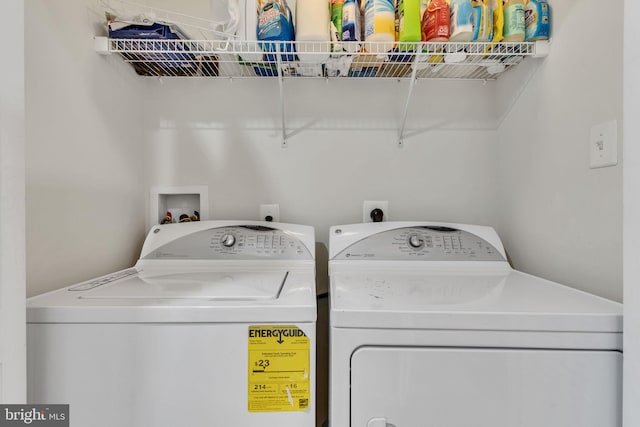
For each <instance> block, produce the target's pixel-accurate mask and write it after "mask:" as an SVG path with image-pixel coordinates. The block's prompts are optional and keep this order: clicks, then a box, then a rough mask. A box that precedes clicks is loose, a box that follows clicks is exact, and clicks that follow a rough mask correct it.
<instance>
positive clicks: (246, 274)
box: [27, 263, 316, 323]
mask: <svg viewBox="0 0 640 427" xmlns="http://www.w3.org/2000/svg"><path fill="white" fill-rule="evenodd" d="M283 267H284V266H279V267H275V266H274V267H271V268H269V267H268V266H267V265H266V263H262V264H261V266H256V265H249V264H246V263H241V264H237V265H226V266H225V268H218V269H216V268H210V267H209V266H197V265H193V266H192V267H190V268H180V269H179V268H159V269H149V270H143V271H138V270H137V269H136V268H131V269H127V270H122V271H120V272H117V273H114V274H111V275H108V276H103V277H100V278H97V279H93V280H90V281H87V282H83V283H79V284H77V285H73V286H69V287H67V288H63V289H59V290H56V291H52V292H49V293H46V294H43V295H38V296H36V297H32V298H29V299H27V322H28V323H245V322H252V323H254V322H265V323H281V322H314V321H315V320H316V292H315V274H314V269H313V266H312V265H311V266H306V265H300V266H297V267H296V266H290V267H291V268H283Z"/></svg>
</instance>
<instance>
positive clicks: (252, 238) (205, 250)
mask: <svg viewBox="0 0 640 427" xmlns="http://www.w3.org/2000/svg"><path fill="white" fill-rule="evenodd" d="M156 230H158V232H162V229H161V228H156ZM142 259H194V260H215V259H227V260H228V259H239V260H246V259H283V260H284V259H286V260H310V259H313V256H312V255H311V252H310V251H309V250H308V249H307V247H306V246H305V245H304V243H303V242H302V241H300V240H299V239H298V238H297V237H296V236H295V235H293V234H290V233H287V232H285V231H283V230H279V229H275V228H270V227H264V226H252V225H246V226H230V227H216V228H210V229H206V230H200V231H197V232H195V233H191V234H187V235H185V236H182V237H179V238H177V239H175V240H173V241H171V242H169V243H166V244H165V245H163V246H161V247H159V248H157V249H156V250H154V251H152V252H151V253H149V254H148V255H146V256H145V257H143V258H142Z"/></svg>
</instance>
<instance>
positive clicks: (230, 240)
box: [220, 234, 236, 248]
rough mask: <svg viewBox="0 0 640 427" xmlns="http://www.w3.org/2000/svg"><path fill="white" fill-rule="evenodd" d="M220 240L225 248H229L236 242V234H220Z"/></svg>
mask: <svg viewBox="0 0 640 427" xmlns="http://www.w3.org/2000/svg"><path fill="white" fill-rule="evenodd" d="M220 242H222V246H224V247H225V248H230V247H232V246H233V245H235V244H236V236H234V235H233V234H225V235H224V236H222V240H220Z"/></svg>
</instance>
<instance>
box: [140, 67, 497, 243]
mask: <svg viewBox="0 0 640 427" xmlns="http://www.w3.org/2000/svg"><path fill="white" fill-rule="evenodd" d="M285 84H286V87H287V97H286V100H287V103H286V108H287V111H288V119H287V120H288V121H287V123H288V126H290V127H291V130H289V132H290V133H293V136H291V137H289V138H288V148H286V149H283V148H281V140H282V135H281V132H280V130H279V129H278V127H279V125H280V113H279V112H280V107H279V98H278V86H277V81H276V80H275V79H270V80H268V81H255V80H248V81H234V82H233V83H229V82H228V81H224V80H223V81H217V82H209V81H205V82H203V81H196V82H195V84H194V82H188V81H165V82H164V83H157V82H156V81H151V82H150V83H149V87H148V89H149V95H148V96H149V97H150V98H151V99H153V100H154V101H153V103H152V104H153V105H155V106H156V107H158V108H159V109H161V111H156V112H155V115H154V114H151V115H150V116H149V117H150V118H149V123H148V126H149V129H148V132H149V133H148V135H147V138H146V141H147V144H148V156H149V158H150V160H151V161H150V165H151V167H150V169H149V172H150V175H149V179H148V181H149V182H150V183H151V184H153V185H191V184H207V185H208V186H209V192H210V193H209V202H210V212H211V216H212V218H214V219H230V218H244V219H257V216H258V205H259V204H260V203H278V204H280V215H281V217H280V219H281V221H284V222H297V223H304V224H311V225H314V226H315V227H316V238H317V239H318V240H319V241H321V242H324V243H325V244H326V243H327V239H328V228H329V226H330V225H335V224H340V223H351V222H360V221H361V220H362V202H363V200H388V201H389V203H390V209H389V215H390V218H391V219H393V220H410V219H424V218H430V219H436V220H450V221H466V222H473V223H481V224H490V223H492V220H493V216H494V215H493V214H494V205H493V203H492V201H493V200H494V199H495V197H496V180H495V173H494V170H495V166H494V163H495V158H496V153H495V131H492V130H475V129H471V130H467V131H460V130H447V129H446V128H447V127H455V126H456V124H457V125H462V126H465V125H467V126H471V127H475V126H485V127H487V126H488V125H487V124H486V122H487V120H484V121H482V120H479V119H478V118H477V117H473V116H471V115H470V113H471V112H472V109H473V106H474V105H473V103H470V104H467V105H465V106H464V107H463V106H462V105H461V104H462V103H460V102H458V103H457V104H456V103H455V102H453V103H451V104H453V105H447V104H448V102H445V103H442V104H444V105H442V104H441V105H439V106H438V107H434V106H431V105H430V104H429V98H428V97H429V96H430V95H432V96H434V97H435V96H437V95H434V93H435V91H436V89H435V88H431V90H430V88H428V87H427V86H428V85H427V84H426V83H425V84H422V83H421V85H419V87H418V89H417V91H416V93H415V102H414V103H413V104H412V106H413V108H412V113H411V117H410V120H409V124H410V125H411V126H412V130H411V131H410V133H411V132H414V131H415V130H416V129H420V131H421V133H419V134H417V135H415V136H412V137H409V138H407V139H406V143H405V147H404V148H403V149H400V148H398V146H397V141H398V137H397V130H396V128H397V125H398V122H399V115H400V112H401V111H402V106H403V103H404V99H405V96H406V93H407V86H406V85H403V84H398V83H397V82H395V81H393V82H377V83H375V82H373V83H372V82H364V84H363V83H362V82H353V81H349V82H334V81H331V82H329V83H328V84H327V83H325V82H324V81H319V82H315V81H305V82H298V81H295V82H291V81H287V82H286V83H285ZM464 85H465V84H463V86H464ZM421 86H422V87H421ZM440 86H441V87H440V89H439V91H441V92H443V89H442V87H443V86H442V85H440ZM444 87H447V86H446V85H444ZM448 87H449V88H451V87H453V86H448ZM469 87H470V88H473V87H475V88H479V90H482V91H484V90H485V89H484V88H483V87H482V86H481V85H480V84H478V83H475V84H473V86H470V85H469ZM434 99H435V98H434ZM340 100H342V102H340ZM443 109H444V110H445V111H446V114H443V113H442V110H443ZM456 109H459V110H460V111H462V112H463V113H462V114H461V115H460V116H461V117H456V116H455V115H451V111H455V110H456ZM465 110H466V111H465ZM465 113H469V115H466V114H465ZM447 114H448V117H446V115H447ZM479 116H481V115H479ZM454 122H455V123H456V124H454ZM432 124H436V125H437V126H438V127H439V128H440V129H438V130H428V127H429V126H430V125H432ZM489 125H490V123H489Z"/></svg>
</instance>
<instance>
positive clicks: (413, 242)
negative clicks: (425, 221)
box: [409, 234, 424, 249]
mask: <svg viewBox="0 0 640 427" xmlns="http://www.w3.org/2000/svg"><path fill="white" fill-rule="evenodd" d="M423 244H424V241H423V240H422V239H421V238H420V236H418V235H417V234H412V235H411V236H410V237H409V246H411V247H412V248H414V249H418V248H421V247H422V245H423Z"/></svg>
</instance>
